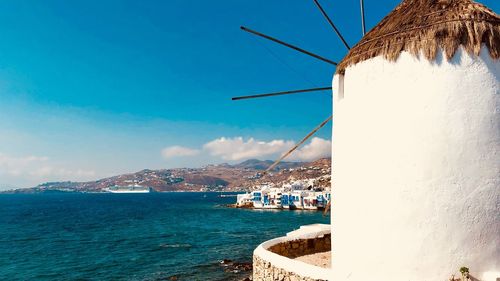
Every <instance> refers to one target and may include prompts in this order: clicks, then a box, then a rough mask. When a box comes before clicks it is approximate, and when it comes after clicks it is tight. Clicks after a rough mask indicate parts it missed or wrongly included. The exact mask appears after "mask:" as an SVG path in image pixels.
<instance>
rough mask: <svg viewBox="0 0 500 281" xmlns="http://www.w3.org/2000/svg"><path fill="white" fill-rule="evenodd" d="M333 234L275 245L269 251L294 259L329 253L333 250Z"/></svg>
mask: <svg viewBox="0 0 500 281" xmlns="http://www.w3.org/2000/svg"><path fill="white" fill-rule="evenodd" d="M330 239H331V234H326V235H324V236H323V237H318V238H313V239H298V240H293V241H286V242H282V243H278V244H276V245H273V246H271V247H269V249H267V250H268V251H271V252H273V253H275V254H278V255H280V256H284V257H287V258H291V259H294V258H296V257H300V256H305V255H310V254H315V253H321V252H327V251H330V250H331V248H332V247H331V244H330V243H331V242H330Z"/></svg>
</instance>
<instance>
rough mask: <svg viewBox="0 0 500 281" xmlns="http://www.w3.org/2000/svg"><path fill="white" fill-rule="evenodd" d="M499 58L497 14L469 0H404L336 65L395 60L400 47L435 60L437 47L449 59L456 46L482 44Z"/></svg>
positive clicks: (342, 67) (340, 67) (478, 47)
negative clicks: (375, 59)
mask: <svg viewBox="0 0 500 281" xmlns="http://www.w3.org/2000/svg"><path fill="white" fill-rule="evenodd" d="M482 44H485V45H486V47H488V50H489V53H490V55H491V57H492V58H494V59H498V58H500V17H499V16H498V15H497V14H495V12H493V11H492V10H490V9H488V8H486V7H485V6H484V5H482V4H478V3H476V2H474V1H472V0H404V1H403V2H402V3H401V4H399V6H397V7H396V8H395V9H394V10H393V11H392V12H391V13H390V14H389V15H387V16H386V17H385V18H384V19H383V20H382V21H381V22H380V23H379V24H378V25H377V26H375V27H374V28H373V29H372V30H371V31H370V32H368V33H367V34H366V35H365V36H364V37H363V38H362V39H361V41H360V42H359V43H358V44H356V46H354V47H353V48H352V49H351V50H350V51H349V53H348V55H347V56H346V57H345V58H344V59H343V60H342V61H341V62H340V63H339V65H338V66H337V73H344V72H345V69H346V68H347V67H348V66H350V65H353V64H356V63H358V62H361V61H365V60H368V59H370V58H373V57H376V56H383V57H385V58H386V59H388V60H390V61H395V60H396V59H397V58H398V57H399V54H400V53H401V52H402V51H407V52H410V53H411V54H413V55H415V56H418V55H420V54H421V53H422V54H423V55H424V56H425V57H426V58H427V59H429V60H434V59H435V58H436V55H437V53H438V50H439V49H442V50H444V52H445V54H446V58H447V59H451V58H452V57H453V55H454V54H455V52H456V51H457V49H458V47H459V46H463V47H464V48H465V50H467V51H468V52H469V53H473V54H476V55H479V51H480V50H481V45H482Z"/></svg>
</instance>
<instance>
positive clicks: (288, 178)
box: [5, 158, 331, 208]
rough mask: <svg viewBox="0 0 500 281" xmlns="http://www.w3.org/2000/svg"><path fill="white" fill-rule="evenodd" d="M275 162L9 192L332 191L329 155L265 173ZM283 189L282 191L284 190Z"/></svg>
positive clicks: (162, 171) (134, 175) (144, 173)
mask: <svg viewBox="0 0 500 281" xmlns="http://www.w3.org/2000/svg"><path fill="white" fill-rule="evenodd" d="M271 164H272V161H261V160H246V161H244V162H241V163H238V164H232V165H230V164H218V165H208V166H204V167H201V168H178V169H160V170H151V169H145V170H142V171H139V172H136V173H130V174H123V175H117V176H112V177H108V178H104V179H99V180H96V181H89V182H72V181H64V182H48V183H43V184H40V185H38V186H36V187H32V188H23V189H12V190H8V191H5V193H39V192H81V193H149V192H243V191H244V192H255V191H260V192H261V193H262V194H264V196H262V200H264V199H265V198H267V197H265V195H266V194H267V193H268V192H271V191H272V192H271V193H273V195H272V196H274V197H273V198H269V199H270V200H271V199H273V201H269V202H264V201H263V202H262V204H263V206H271V205H275V203H277V202H278V201H276V199H277V197H276V196H275V195H274V193H275V192H277V191H276V190H281V189H282V191H283V192H285V191H292V190H294V192H295V191H296V192H298V190H304V192H303V193H304V194H303V195H301V196H300V198H302V197H304V198H305V197H308V196H309V195H306V194H305V193H307V194H309V193H311V192H323V191H329V188H330V179H331V167H330V166H331V160H330V159H329V158H323V159H319V160H316V161H313V162H283V163H281V164H280V165H278V166H277V167H276V168H275V169H274V170H272V171H271V172H269V173H266V174H264V173H263V172H264V170H265V169H266V168H267V167H269V166H270V165H271ZM268 190H269V191H268ZM283 192H281V193H282V194H284V193H283ZM277 193H279V192H277ZM294 196H295V195H294ZM310 196H313V195H310ZM318 196H319V194H318ZM324 196H326V194H325V195H324ZM256 198H257V197H256ZM285 202H286V201H285ZM285 205H286V204H285ZM255 206H257V207H258V206H259V204H255ZM292 208H293V206H292Z"/></svg>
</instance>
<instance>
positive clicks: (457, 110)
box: [331, 0, 500, 281]
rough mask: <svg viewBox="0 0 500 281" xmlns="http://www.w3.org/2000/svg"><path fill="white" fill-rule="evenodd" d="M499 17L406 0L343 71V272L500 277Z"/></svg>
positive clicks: (337, 238) (452, 1)
mask: <svg viewBox="0 0 500 281" xmlns="http://www.w3.org/2000/svg"><path fill="white" fill-rule="evenodd" d="M499 57H500V17H499V16H498V15H496V14H495V13H494V12H492V11H491V10H489V9H487V8H485V7H484V6H483V5H480V4H477V3H475V2H472V1H470V0H405V1H403V2H402V4H400V5H399V6H398V7H397V8H396V9H395V10H394V11H393V12H391V14H389V15H388V16H387V17H386V18H384V19H383V20H382V22H380V23H379V25H377V26H376V27H375V28H374V29H372V30H371V31H370V32H369V33H368V34H366V36H364V37H363V39H362V40H361V41H360V42H359V43H358V44H357V45H356V46H355V47H353V48H352V49H351V50H350V52H349V54H348V55H347V57H346V58H345V59H344V60H343V61H342V62H341V63H340V64H339V66H338V68H337V73H336V75H335V76H334V79H333V87H334V91H333V92H334V95H335V98H334V110H333V112H334V119H333V120H334V125H333V126H334V129H333V170H334V171H335V175H334V177H332V179H333V185H334V188H333V189H332V197H333V198H334V200H333V204H332V245H333V246H332V278H331V280H334V281H346V280H353V281H367V280H372V281H402V280H410V281H444V280H449V278H450V276H451V275H452V274H455V275H459V273H458V269H459V268H460V267H462V266H466V267H468V268H469V269H470V274H471V275H472V276H474V277H476V278H478V279H480V280H486V281H490V280H498V279H497V278H500V85H499V84H500V82H499V80H500V61H499Z"/></svg>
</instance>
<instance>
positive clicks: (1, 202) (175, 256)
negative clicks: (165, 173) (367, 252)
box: [0, 192, 329, 281]
mask: <svg viewBox="0 0 500 281" xmlns="http://www.w3.org/2000/svg"><path fill="white" fill-rule="evenodd" d="M226 194H227V193H226ZM235 200H236V198H234V197H222V198H221V197H220V194H219V193H188V192H181V193H149V194H105V193H102V194H97V193H96V194H89V193H41V194H0V280H179V281H180V280H242V279H243V278H245V276H249V275H250V274H251V272H245V271H243V270H237V269H230V268H228V267H226V266H224V265H223V264H221V261H223V260H232V261H235V262H241V263H251V261H252V252H253V250H254V249H255V247H257V245H259V244H260V243H262V242H264V241H266V240H269V239H272V238H275V237H278V236H283V235H286V233H287V232H289V231H293V230H295V229H298V228H299V227H300V226H301V225H304V224H312V223H329V217H325V216H323V214H322V212H318V211H287V210H249V209H234V208H228V207H226V204H230V203H234V201H235Z"/></svg>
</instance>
